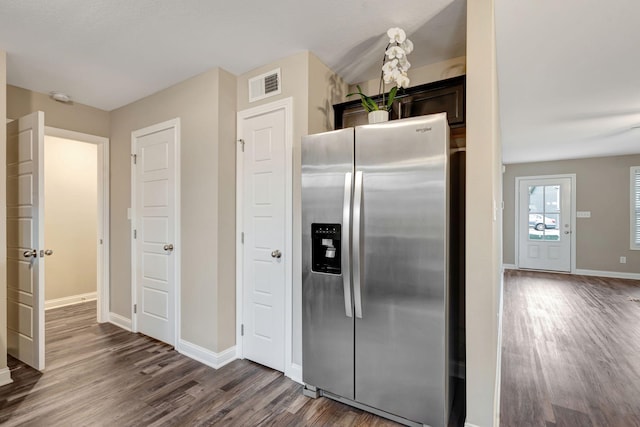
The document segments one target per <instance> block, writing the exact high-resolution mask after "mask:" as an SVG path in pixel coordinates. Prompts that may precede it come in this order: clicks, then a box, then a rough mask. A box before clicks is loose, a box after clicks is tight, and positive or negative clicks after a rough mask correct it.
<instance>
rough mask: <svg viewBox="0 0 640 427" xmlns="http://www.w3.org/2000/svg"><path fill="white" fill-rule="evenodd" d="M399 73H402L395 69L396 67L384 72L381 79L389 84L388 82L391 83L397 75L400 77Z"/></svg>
mask: <svg viewBox="0 0 640 427" xmlns="http://www.w3.org/2000/svg"><path fill="white" fill-rule="evenodd" d="M401 75H402V73H401V72H400V70H399V69H397V68H394V69H392V70H391V71H389V72H388V73H387V72H385V73H384V77H383V79H384V82H385V83H386V84H389V83H391V82H393V81H396V80H397V79H398V77H400V76H401Z"/></svg>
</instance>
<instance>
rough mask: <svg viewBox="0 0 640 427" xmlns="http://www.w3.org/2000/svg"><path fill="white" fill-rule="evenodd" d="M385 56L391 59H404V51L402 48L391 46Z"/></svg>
mask: <svg viewBox="0 0 640 427" xmlns="http://www.w3.org/2000/svg"><path fill="white" fill-rule="evenodd" d="M385 54H386V55H387V58H389V59H393V58H402V57H403V56H404V50H402V48H401V47H399V46H391V47H390V48H389V49H387V51H386V52H385Z"/></svg>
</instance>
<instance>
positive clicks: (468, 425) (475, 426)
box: [464, 422, 480, 427]
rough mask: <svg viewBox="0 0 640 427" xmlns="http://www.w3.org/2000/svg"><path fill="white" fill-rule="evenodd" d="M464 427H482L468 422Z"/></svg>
mask: <svg viewBox="0 0 640 427" xmlns="http://www.w3.org/2000/svg"><path fill="white" fill-rule="evenodd" d="M464 427H480V426H477V425H475V424H471V423H467V422H465V423H464Z"/></svg>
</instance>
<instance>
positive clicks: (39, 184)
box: [7, 111, 48, 371]
mask: <svg viewBox="0 0 640 427" xmlns="http://www.w3.org/2000/svg"><path fill="white" fill-rule="evenodd" d="M43 154H44V113H42V112H40V111H38V112H35V113H32V114H30V115H28V116H25V117H22V118H20V119H19V120H15V121H13V122H11V123H9V124H7V352H8V353H9V354H10V355H11V356H13V357H15V358H16V359H19V360H21V361H23V362H24V363H26V364H27V365H29V366H32V367H33V368H35V369H38V370H40V371H41V370H43V369H44V256H45V252H46V253H47V254H48V252H47V251H45V248H44V197H43V193H44V173H43V172H44V158H43V157H44V156H43Z"/></svg>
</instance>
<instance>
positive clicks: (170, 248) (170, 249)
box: [163, 243, 173, 251]
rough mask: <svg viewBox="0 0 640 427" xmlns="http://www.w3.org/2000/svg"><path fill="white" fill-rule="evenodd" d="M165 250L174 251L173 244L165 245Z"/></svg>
mask: <svg viewBox="0 0 640 427" xmlns="http://www.w3.org/2000/svg"><path fill="white" fill-rule="evenodd" d="M163 249H164V250H165V251H172V250H173V243H169V244H168V245H164V247H163Z"/></svg>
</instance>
